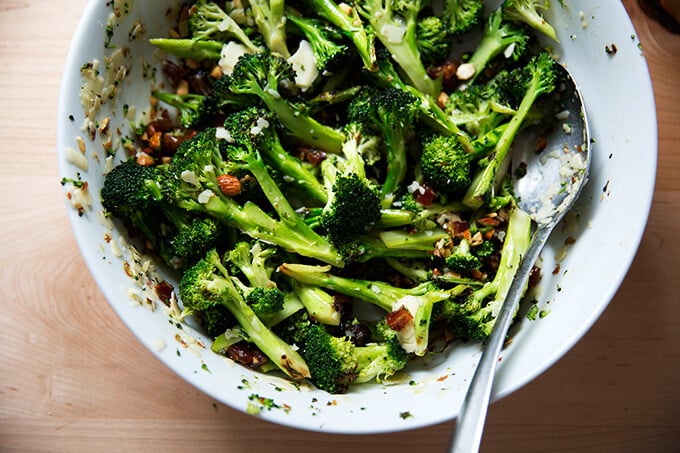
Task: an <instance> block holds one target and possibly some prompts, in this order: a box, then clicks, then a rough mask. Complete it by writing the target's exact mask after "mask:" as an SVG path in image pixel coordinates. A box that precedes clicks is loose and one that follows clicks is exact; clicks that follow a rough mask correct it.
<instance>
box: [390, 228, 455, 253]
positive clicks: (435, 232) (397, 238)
mask: <svg viewBox="0 0 680 453" xmlns="http://www.w3.org/2000/svg"><path fill="white" fill-rule="evenodd" d="M378 235H379V237H380V239H381V240H382V241H383V243H384V244H385V246H386V247H387V248H390V249H399V250H420V251H423V252H432V251H433V250H434V248H435V244H436V243H437V242H438V241H439V240H441V239H444V238H447V237H449V233H448V232H447V231H446V230H444V229H443V228H435V229H432V230H422V231H421V230H419V231H417V232H415V233H410V232H408V231H405V230H385V231H381V232H380V233H378Z"/></svg>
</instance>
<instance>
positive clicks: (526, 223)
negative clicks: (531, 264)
mask: <svg viewBox="0 0 680 453" xmlns="http://www.w3.org/2000/svg"><path fill="white" fill-rule="evenodd" d="M531 226H532V223H531V217H530V216H529V214H528V213H526V212H525V211H522V210H521V209H519V208H514V209H513V210H512V211H511V213H510V217H509V219H508V228H507V231H506V236H505V240H504V241H503V246H502V248H501V259H500V263H499V265H498V270H497V271H496V275H495V276H494V278H493V280H492V281H491V282H488V283H486V284H485V285H484V286H482V287H481V288H479V289H477V290H475V291H474V292H473V293H472V294H471V295H470V296H468V297H467V299H466V300H465V302H464V303H463V305H462V306H461V307H460V308H459V315H458V320H457V322H460V321H461V320H463V321H464V325H465V326H466V330H467V332H466V334H467V335H468V336H470V337H472V338H474V339H477V340H485V339H486V338H488V337H489V335H490V334H491V329H492V328H493V325H494V323H495V319H496V316H497V315H498V312H499V311H500V308H501V306H502V305H503V301H504V300H505V298H506V296H507V294H508V291H509V289H510V285H512V281H513V280H514V278H515V274H516V273H517V269H518V268H519V265H520V262H521V260H522V257H523V256H524V255H525V253H526V251H527V249H528V248H529V245H530V243H531Z"/></svg>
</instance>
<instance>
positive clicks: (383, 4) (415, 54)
mask: <svg viewBox="0 0 680 453" xmlns="http://www.w3.org/2000/svg"><path fill="white" fill-rule="evenodd" d="M421 3H422V2H421V0H415V1H413V2H397V1H396V0H366V1H363V2H361V4H360V5H359V6H358V8H359V13H360V14H361V15H362V16H363V17H364V18H365V19H366V20H367V21H368V22H369V23H370V24H371V26H372V27H373V29H374V30H375V34H376V36H377V38H378V39H379V40H380V42H381V43H382V44H383V45H384V46H385V48H387V50H388V51H389V52H390V55H392V58H394V61H396V62H397V64H398V65H399V66H400V67H401V69H402V70H403V71H404V73H405V74H406V76H407V77H408V79H409V81H410V83H411V84H413V86H414V87H416V88H417V89H418V90H420V91H422V92H423V93H425V94H427V95H428V96H432V97H433V98H435V99H436V98H437V97H438V96H439V93H440V92H441V79H437V80H434V79H432V78H431V77H430V76H429V75H428V73H427V69H426V68H425V65H424V64H423V62H422V59H421V57H420V51H419V50H418V45H417V33H416V30H417V27H416V24H417V21H418V14H419V13H420V10H421V7H422V5H421Z"/></svg>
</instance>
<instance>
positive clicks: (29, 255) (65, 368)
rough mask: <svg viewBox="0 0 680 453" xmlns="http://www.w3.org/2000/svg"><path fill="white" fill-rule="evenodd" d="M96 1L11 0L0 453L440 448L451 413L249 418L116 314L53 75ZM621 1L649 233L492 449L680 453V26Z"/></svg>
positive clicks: (4, 0) (3, 166)
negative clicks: (388, 427)
mask: <svg viewBox="0 0 680 453" xmlns="http://www.w3.org/2000/svg"><path fill="white" fill-rule="evenodd" d="M85 3H86V1H85V0H70V1H65V0H60V1H58V0H55V1H49V2H48V1H36V0H24V1H19V0H0V304H1V305H0V307H1V309H0V332H2V333H1V338H2V343H3V345H2V348H1V349H0V351H1V352H0V367H2V370H0V451H192V452H193V451H204V450H205V451H230V452H270V451H281V452H317V451H325V452H328V453H331V452H343V453H345V452H355V453H360V452H369V451H370V452H372V453H380V452H390V453H397V452H411V451H418V452H420V451H435V452H438V451H444V450H445V448H446V445H447V443H448V440H449V435H450V433H451V431H452V429H453V422H450V423H444V424H440V425H436V426H432V427H429V428H425V429H420V430H416V431H410V432H403V433H397V434H385V435H373V436H338V435H326V434H319V433H308V432H303V431H297V430H293V429H288V428H285V427H280V426H275V425H272V424H269V423H267V422H264V421H261V420H259V419H257V418H254V417H250V416H246V415H243V414H241V413H238V412H236V411H234V410H232V409H230V408H228V407H226V406H223V405H221V404H218V403H216V402H215V401H213V400H212V399H210V398H209V397H207V396H205V395H203V394H201V393H199V392H198V391H197V390H195V389H194V388H192V387H191V386H189V385H187V384H186V383H185V382H184V381H182V380H181V379H180V378H179V377H177V376H176V375H175V374H174V373H172V372H171V371H169V370H168V369H166V368H165V367H164V366H163V365H161V364H160V362H158V361H157V360H156V359H155V358H154V357H153V355H152V354H151V353H150V352H148V351H147V350H146V349H144V348H143V347H142V346H141V345H140V344H139V343H138V342H137V341H136V339H135V338H134V337H133V336H132V334H131V333H130V332H129V331H128V330H127V328H126V327H125V326H124V325H123V324H122V322H121V321H120V320H119V319H118V318H117V317H116V316H115V314H114V313H113V311H112V310H111V309H110V307H109V305H108V304H107V302H106V301H105V300H104V298H103V296H102V294H101V293H100V291H99V289H98V288H97V286H96V285H95V283H94V281H93V279H92V277H91V276H90V274H89V272H88V271H87V269H86V267H85V264H84V262H83V260H82V258H81V256H80V252H79V250H78V247H77V245H76V243H75V240H74V238H73V235H72V233H71V229H70V225H69V223H68V221H67V216H66V208H65V204H64V200H63V196H62V192H61V189H60V187H59V183H58V172H57V157H56V145H55V134H56V132H55V125H56V112H57V99H58V91H59V84H60V79H61V74H62V70H63V65H64V62H65V58H66V53H67V50H68V46H69V43H70V40H71V38H72V36H73V33H74V30H75V27H76V25H77V22H78V20H79V17H80V14H81V12H82V11H83V9H84V6H85ZM623 3H624V4H625V5H626V7H627V8H628V10H629V13H630V15H631V17H632V19H633V22H634V23H635V26H636V29H637V33H638V36H639V38H640V41H641V42H642V45H643V48H644V53H645V55H646V57H647V61H648V64H649V68H650V71H651V75H652V79H653V85H654V89H655V96H656V102H657V112H658V124H659V166H658V178H657V184H656V191H655V197H654V203H653V206H652V210H651V216H650V219H649V224H648V227H647V230H646V234H645V236H644V239H643V240H642V244H641V246H640V249H639V251H638V254H637V257H636V259H635V261H634V263H633V265H632V268H631V269H630V272H629V274H628V276H627V277H626V279H625V281H624V282H623V285H622V286H621V288H620V290H619V291H618V293H617V294H616V296H615V298H614V299H613V301H612V302H611V304H610V306H609V307H608V309H607V310H606V311H605V313H604V314H603V316H602V317H601V318H600V320H599V321H598V322H597V323H596V325H595V326H594V327H593V329H592V330H591V331H590V332H589V333H588V334H587V335H586V336H585V337H584V338H583V339H582V340H581V341H580V342H579V343H578V344H577V345H576V347H574V349H573V350H571V351H570V352H569V353H568V354H567V355H566V356H565V357H564V358H563V359H562V360H560V361H559V362H558V363H557V364H556V365H554V366H553V367H552V368H550V369H549V370H548V371H547V372H545V373H544V374H543V375H542V376H540V377H539V378H537V379H536V380H534V381H533V382H531V383H530V384H529V385H527V386H526V387H524V388H523V389H521V390H519V391H517V392H516V393H514V394H512V395H510V396H509V397H507V398H505V399H503V400H501V401H499V402H497V403H495V404H494V405H493V406H492V408H491V410H490V414H489V419H488V422H487V428H486V432H485V437H484V441H483V444H482V451H484V452H500V451H504V452H505V451H522V452H569V451H579V452H649V453H652V452H673V451H675V452H678V451H680V283H679V282H680V272H679V271H678V269H680V241H679V239H680V35H673V34H671V33H669V32H668V31H666V30H665V29H664V28H662V27H661V26H660V25H658V24H657V23H656V22H653V21H651V20H649V19H648V18H646V16H644V14H642V12H641V11H640V9H639V7H638V5H637V3H636V1H635V0H624V2H623ZM633 208H634V207H631V209H633ZM632 215H634V214H632ZM633 221H635V220H634V219H633Z"/></svg>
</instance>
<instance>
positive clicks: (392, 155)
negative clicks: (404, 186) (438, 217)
mask: <svg viewBox="0 0 680 453" xmlns="http://www.w3.org/2000/svg"><path fill="white" fill-rule="evenodd" d="M371 91H372V90H369V91H368V92H367V93H366V94H365V95H364V96H359V97H357V98H356V99H355V100H354V101H353V102H352V103H351V104H350V105H349V108H348V110H349V111H348V115H349V120H350V121H353V122H357V123H361V124H366V125H367V127H368V128H369V129H372V130H374V131H375V133H376V134H377V135H379V136H380V137H382V139H383V141H384V143H385V148H386V150H387V156H386V160H387V171H386V173H385V177H384V179H383V182H382V187H381V195H382V198H383V202H382V206H383V207H384V208H389V207H390V206H391V205H392V202H393V201H394V199H395V197H396V195H397V192H398V190H399V189H400V186H401V183H402V182H403V180H404V176H405V175H406V169H407V142H408V140H409V139H410V137H411V135H412V134H413V124H414V123H415V121H416V119H417V117H418V112H419V108H420V107H419V102H418V98H417V97H415V96H413V95H412V94H410V93H408V92H406V91H403V90H400V89H398V88H386V89H384V90H379V91H378V92H377V93H375V95H373V93H372V92H371Z"/></svg>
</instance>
